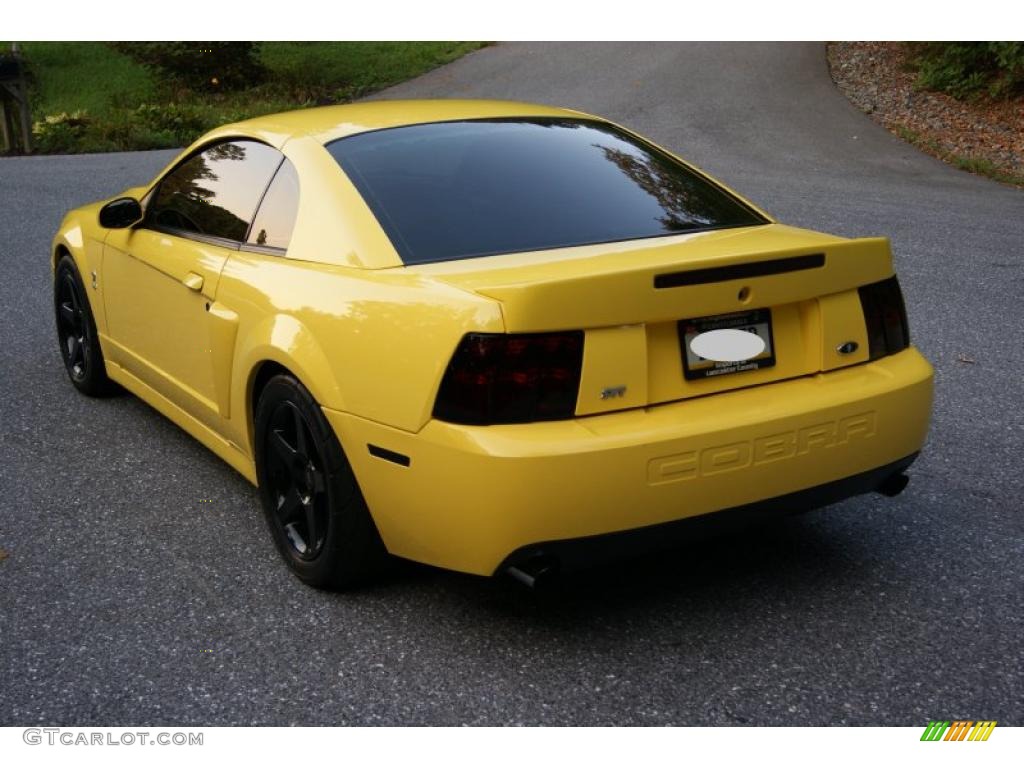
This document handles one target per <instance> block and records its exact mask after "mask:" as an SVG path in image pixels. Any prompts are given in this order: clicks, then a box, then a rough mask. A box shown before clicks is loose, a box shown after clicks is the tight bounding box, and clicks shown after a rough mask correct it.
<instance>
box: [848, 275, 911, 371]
mask: <svg viewBox="0 0 1024 768" xmlns="http://www.w3.org/2000/svg"><path fill="white" fill-rule="evenodd" d="M858 292H859V293H860V305H861V307H862V308H863V310H864V323H865V325H867V329H868V357H869V359H871V360H877V359H878V358H880V357H885V356H886V355H891V354H893V353H895V352H899V351H900V350H902V349H906V348H907V346H909V344H910V331H909V329H908V328H907V310H906V308H905V307H904V306H903V293H902V292H901V291H900V283H899V281H898V280H897V279H896V276H895V275H893V276H892V277H890V278H889V279H888V280H882V281H881V282H878V283H872V284H871V285H864V286H861V287H860V288H859V289H858Z"/></svg>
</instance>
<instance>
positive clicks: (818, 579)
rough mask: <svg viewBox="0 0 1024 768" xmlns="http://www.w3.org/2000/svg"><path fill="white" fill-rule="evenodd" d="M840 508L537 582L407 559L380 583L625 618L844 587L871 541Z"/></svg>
mask: <svg viewBox="0 0 1024 768" xmlns="http://www.w3.org/2000/svg"><path fill="white" fill-rule="evenodd" d="M842 514H844V512H843V511H842V510H840V509H838V508H832V509H831V510H817V511H814V512H810V513H808V514H806V515H798V516H795V517H791V518H786V519H783V520H777V521H774V522H772V523H768V524H765V525H762V526H754V527H749V528H745V529H743V530H741V531H736V532H731V533H723V534H721V535H718V536H715V537H713V538H710V539H707V540H703V541H695V542H692V543H685V544H682V545H680V546H676V547H673V548H671V549H667V550H664V551H660V552H656V553H652V554H649V555H646V556H643V557H637V558H631V559H624V560H622V561H619V562H615V563H612V564H609V565H606V566H602V567H596V568H591V569H588V570H585V571H579V572H575V573H571V574H559V575H558V576H556V577H554V578H553V579H552V580H550V581H548V582H546V583H545V584H544V585H543V586H540V587H538V588H536V589H529V588H527V587H525V586H523V585H522V584H520V583H518V582H516V581H514V580H513V579H511V578H509V577H507V576H496V577H494V578H490V579H488V578H481V577H473V576H467V575H464V574H458V573H452V572H449V571H444V570H440V569H436V568H430V567H428V566H423V565H418V564H415V563H408V562H402V563H400V564H399V565H397V566H396V568H395V570H394V571H393V572H392V573H391V574H390V575H389V577H388V578H387V579H386V580H385V581H384V582H382V583H380V584H379V585H378V586H377V588H378V589H382V590H390V589H402V588H407V587H410V586H413V585H415V586H416V587H417V588H419V589H424V590H426V591H429V592H430V593H431V597H432V599H435V600H440V601H441V602H442V603H443V602H444V601H445V600H449V601H451V602H453V603H459V604H460V605H461V606H462V607H463V608H465V606H466V605H467V604H468V605H469V606H474V607H475V610H477V611H481V612H483V613H487V614H498V615H503V616H506V617H509V618H515V617H519V618H521V619H525V620H530V621H540V622H545V623H548V622H550V623H553V624H557V623H561V622H565V621H567V620H572V619H585V618H587V617H589V618H595V617H601V618H605V619H607V618H610V617H616V616H618V617H625V616H628V615H629V614H632V613H642V612H645V611H648V610H650V609H651V608H657V607H658V606H659V604H660V605H661V606H664V607H665V608H666V609H671V610H673V611H679V610H686V611H688V612H690V613H694V612H695V613H700V611H701V610H702V608H703V607H705V606H709V605H712V604H714V606H715V610H718V609H720V607H721V603H722V601H726V602H728V601H730V600H735V601H736V602H737V603H747V602H749V601H750V600H751V599H755V600H772V599H780V600H781V599H787V600H788V599H793V597H794V596H798V595H799V594H800V592H801V591H804V590H806V591H811V590H813V591H815V592H819V593H820V591H821V590H823V589H827V590H836V589H838V590H840V591H842V589H843V588H844V585H847V584H852V583H854V582H856V580H857V579H858V571H859V564H860V563H863V562H864V560H865V559H866V558H867V555H866V553H865V552H864V549H863V546H866V545H864V544H862V542H859V541H857V540H855V539H853V533H851V532H850V531H849V529H846V528H845V527H844V528H843V529H842V530H835V528H836V527H835V526H833V525H831V523H832V522H833V518H831V517H830V516H832V515H842Z"/></svg>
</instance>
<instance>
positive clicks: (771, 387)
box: [50, 101, 932, 588]
mask: <svg viewBox="0 0 1024 768" xmlns="http://www.w3.org/2000/svg"><path fill="white" fill-rule="evenodd" d="M50 257H51V260H52V268H53V275H54V282H53V287H54V310H55V315H56V324H57V331H58V338H59V342H60V350H61V354H62V355H63V359H64V364H65V367H66V369H67V373H68V376H69V377H70V379H71V382H72V384H73V385H74V386H75V387H76V388H77V389H78V390H79V391H81V392H83V393H85V394H86V395H94V396H96V395H103V394H106V393H109V392H111V391H112V390H113V389H117V388H118V387H117V386H116V385H120V387H121V388H124V389H127V390H128V391H130V392H132V393H134V394H135V395H137V396H138V397H140V398H142V399H143V400H144V401H146V402H147V403H149V404H150V405H151V406H153V407H154V408H155V409H157V410H158V411H160V412H161V413H162V414H164V415H165V416H166V417H168V418H169V419H171V420H172V421H174V422H175V423H176V424H178V425H179V426H180V427H181V428H183V429H185V430H186V431H187V432H189V433H190V434H191V435H193V436H194V437H195V438H196V439H197V440H199V441H200V442H201V443H203V444H204V445H205V446H207V447H208V448H209V449H210V450H212V451H213V452H214V453H216V454H217V455H218V456H220V457H221V458H222V459H224V460H225V461H227V462H228V463H229V464H230V465H231V466H233V467H234V468H235V469H237V470H238V471H239V472H240V473H241V474H242V475H244V476H245V477H246V478H247V479H248V480H249V481H250V482H252V483H254V484H255V485H256V486H257V487H258V488H259V494H260V497H261V500H262V506H263V511H264V513H265V516H266V519H267V523H268V525H269V528H270V531H271V533H272V535H273V538H274V541H275V543H276V546H277V548H278V549H279V550H280V552H281V555H282V556H283V558H284V560H285V561H286V562H287V563H288V565H289V566H290V567H291V568H292V570H293V571H294V572H295V573H296V574H297V575H298V577H299V578H300V579H302V580H303V581H304V582H306V583H308V584H310V585H314V586H318V587H328V588H344V587H347V586H350V585H353V584H356V583H359V582H362V581H365V580H367V579H369V578H372V577H373V576H374V575H375V574H376V573H378V571H379V569H380V568H381V567H382V565H384V564H386V562H387V560H388V557H389V555H395V556H400V557H403V558H408V559H411V560H416V561H420V562H423V563H429V564H432V565H436V566H441V567H444V568H449V569H454V570H458V571H463V572H467V573H473V574H482V575H493V574H497V573H508V574H511V575H512V576H515V577H516V578H518V579H520V580H521V581H524V582H526V583H532V582H533V581H535V580H536V579H538V578H540V577H541V576H543V575H545V574H549V573H552V572H554V571H556V570H558V569H574V568H579V567H583V566H587V565H588V564H594V563H597V562H603V561H607V560H608V559H609V558H617V557H621V556H623V553H626V552H642V551H644V550H646V549H649V548H651V547H659V546H664V545H665V544H667V543H670V542H672V541H675V540H676V539H677V538H678V537H682V536H689V535H691V533H692V532H693V531H695V530H697V529H700V528H703V527H706V524H708V523H710V522H711V521H713V520H714V521H717V520H736V519H739V520H743V521H745V520H750V519H753V520H759V519H764V518H767V517H769V516H771V515H774V514H789V513H793V512H799V511H804V510H807V509H810V508H814V507H819V506H822V505H825V504H829V503H832V502H835V501H837V500H839V499H843V498H846V497H849V496H853V495H856V494H861V493H867V492H872V491H880V492H882V493H884V494H888V495H895V494H896V493H898V492H899V491H901V490H902V489H903V486H904V485H905V484H906V482H907V478H906V475H905V474H904V470H905V469H906V468H907V467H908V466H909V465H910V463H911V462H912V461H913V460H914V458H915V457H916V456H917V454H918V452H919V451H920V449H921V447H922V445H923V443H924V440H925V437H926V432H927V428H928V421H929V415H930V410H931V398H932V369H931V366H930V365H929V364H928V362H927V361H926V360H925V359H924V358H923V357H922V356H921V355H920V354H919V353H918V352H917V350H916V349H915V348H914V347H912V346H910V342H909V335H908V330H907V319H906V313H905V311H904V306H903V297H902V294H901V292H900V287H899V283H898V282H897V278H896V276H895V275H894V273H893V263H892V257H891V254H890V248H889V242H888V241H887V240H886V239H884V238H864V239H844V238H841V237H835V236H831V235H825V234H820V233H817V232H812V231H808V230H805V229H797V228H794V227H790V226H785V225H783V224H780V223H777V222H776V221H774V220H773V219H772V218H771V217H770V216H769V215H768V214H767V213H765V212H764V211H762V210H760V209H759V208H757V207H756V206H755V205H753V204H752V203H750V202H749V201H747V200H744V199H743V198H742V197H740V196H739V195H737V194H736V193H734V192H731V191H730V190H728V189H726V188H725V187H723V186H722V185H721V184H719V183H718V182H716V181H714V180H713V179H711V178H709V177H708V176H707V175H706V174H704V173H702V172H701V171H699V170H697V169H696V168H694V167H693V166H691V165H689V164H687V163H686V162H684V161H683V160H681V159H679V158H678V157H676V156H675V155H673V154H672V153H671V152H668V151H666V150H664V149H662V148H660V147H658V146H656V145H655V144H653V143H652V142H650V141H648V140H646V139H643V138H641V137H640V136H637V135H636V134H634V133H632V132H630V131H629V130H627V129H625V128H623V127H620V126H618V125H616V124H614V123H612V122H610V121H608V120H604V119H601V118H598V117H594V116H591V115H586V114H583V113H580V112H575V111H570V110H565V109H556V108H552V107H546V106H538V105H533V104H519V103H510V102H497V101H405V102H402V101H379V102H367V103H361V104H354V105H346V106H336V107H324V108H318V109H309V110H299V111H296V112H290V113H286V114H280V115H272V116H269V117H262V118H258V119H253V120H248V121H245V122H240V123H235V124H233V125H228V126H225V127H223V128H219V129H217V130H214V131H212V132H210V133H208V134H206V135H205V136H203V137H202V138H200V139H199V140H198V141H197V142H196V143H195V144H193V145H192V146H191V147H189V148H188V149H186V150H185V151H184V152H183V153H182V154H181V155H180V156H179V157H178V158H177V159H176V160H174V162H172V163H171V164H170V165H169V166H168V167H167V168H166V169H164V170H163V171H162V172H161V173H160V174H159V175H158V176H157V177H156V178H155V179H154V180H153V181H151V182H150V183H148V184H146V185H145V186H141V187H136V188H132V189H128V190H126V191H125V192H123V193H122V194H120V195H118V196H117V197H116V198H112V199H108V200H104V201H100V202H97V203H93V204H91V205H86V206H84V207H82V208H78V209H76V210H74V211H71V212H70V213H69V214H68V215H67V217H66V218H65V220H64V222H63V223H62V224H61V227H60V230H59V232H58V233H57V235H56V237H55V239H54V241H53V247H52V250H51V254H50Z"/></svg>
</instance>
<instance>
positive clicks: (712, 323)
mask: <svg viewBox="0 0 1024 768" xmlns="http://www.w3.org/2000/svg"><path fill="white" fill-rule="evenodd" d="M723 328H730V329H734V330H739V331H746V332H748V333H753V334H756V335H757V336H758V337H760V338H761V340H762V341H764V350H762V351H761V353H760V354H758V355H755V356H754V357H752V358H750V359H748V360H740V361H738V362H716V361H714V360H707V359H705V358H703V357H701V356H700V355H697V354H694V352H693V350H692V349H690V342H691V341H693V340H694V339H695V338H696V337H697V336H699V335H700V334H702V333H707V332H708V331H717V330H721V329H723ZM679 346H680V352H681V356H682V359H683V376H685V377H686V378H687V379H706V378H709V377H713V376H724V375H727V374H730V373H740V372H741V371H756V370H758V369H760V368H770V367H772V366H773V365H775V345H774V344H773V339H772V313H771V310H770V309H753V310H750V311H748V312H731V313H729V314H727V315H712V316H710V317H696V318H693V319H691V320H680V321H679Z"/></svg>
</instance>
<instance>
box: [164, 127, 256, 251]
mask: <svg viewBox="0 0 1024 768" xmlns="http://www.w3.org/2000/svg"><path fill="white" fill-rule="evenodd" d="M241 160H245V147H243V146H241V145H239V144H232V143H230V142H228V143H224V144H217V145H216V146H213V147H210V148H209V149H207V150H206V151H205V152H203V153H202V154H200V155H196V156H195V157H193V158H192V159H191V160H188V161H186V162H185V163H183V164H182V165H181V166H180V167H179V168H178V169H177V170H175V171H174V172H172V173H170V174H169V175H168V176H167V177H166V178H165V179H164V180H163V182H161V184H160V192H159V194H158V196H157V199H156V205H155V208H156V212H155V215H154V218H155V220H156V222H157V223H158V224H164V225H166V226H172V227H175V228H177V229H185V230H189V231H193V232H197V233H199V234H205V235H214V236H216V237H226V238H229V239H231V240H244V239H245V233H246V230H247V229H248V228H249V222H248V221H246V220H244V219H241V218H239V217H238V216H236V215H235V214H234V213H232V212H231V211H229V210H228V209H227V208H224V207H223V206H221V205H217V203H216V197H217V192H216V190H215V189H210V188H209V187H207V186H203V183H202V182H204V181H211V182H216V181H219V180H220V177H219V176H218V175H217V173H216V172H215V171H214V168H213V167H211V165H212V164H216V163H219V162H231V161H241Z"/></svg>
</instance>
